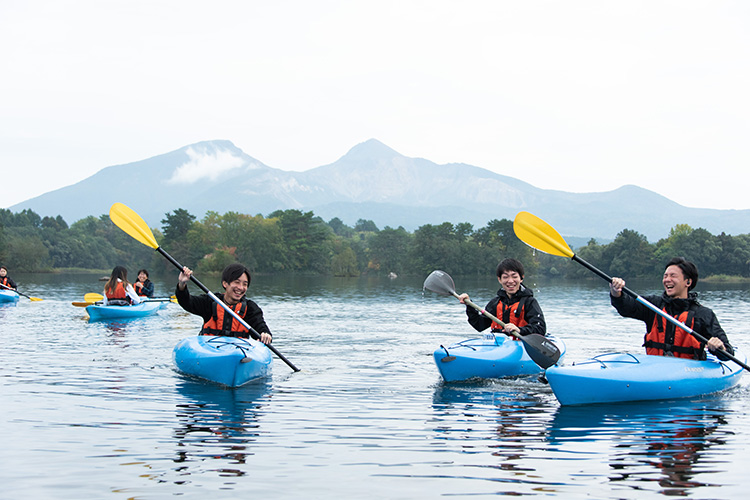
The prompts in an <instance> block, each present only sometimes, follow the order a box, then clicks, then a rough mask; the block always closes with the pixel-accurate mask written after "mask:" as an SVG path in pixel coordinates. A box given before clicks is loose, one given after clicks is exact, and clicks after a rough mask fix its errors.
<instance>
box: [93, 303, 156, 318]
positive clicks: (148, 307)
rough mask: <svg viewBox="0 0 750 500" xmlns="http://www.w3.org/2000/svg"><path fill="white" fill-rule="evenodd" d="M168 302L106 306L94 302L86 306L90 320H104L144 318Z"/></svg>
mask: <svg viewBox="0 0 750 500" xmlns="http://www.w3.org/2000/svg"><path fill="white" fill-rule="evenodd" d="M166 304H167V303H166V302H155V301H148V302H141V303H140V304H136V305H134V306H105V305H101V304H92V305H90V306H88V307H86V312H87V313H88V315H89V320H90V321H102V320H108V319H131V318H143V317H145V316H151V315H152V314H156V313H157V312H158V311H159V309H161V308H162V307H164V306H165V305H166Z"/></svg>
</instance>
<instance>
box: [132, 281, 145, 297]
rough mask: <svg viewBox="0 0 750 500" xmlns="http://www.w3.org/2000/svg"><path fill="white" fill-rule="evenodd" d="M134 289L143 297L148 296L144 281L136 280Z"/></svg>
mask: <svg viewBox="0 0 750 500" xmlns="http://www.w3.org/2000/svg"><path fill="white" fill-rule="evenodd" d="M133 289H134V290H135V293H137V294H138V295H140V296H141V297H145V296H146V294H145V293H143V283H141V282H140V281H136V282H135V283H133Z"/></svg>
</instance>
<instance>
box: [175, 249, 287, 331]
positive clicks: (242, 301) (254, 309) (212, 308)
mask: <svg viewBox="0 0 750 500" xmlns="http://www.w3.org/2000/svg"><path fill="white" fill-rule="evenodd" d="M192 274H193V271H192V270H190V269H189V268H188V267H183V268H182V272H181V273H180V276H179V277H178V278H177V288H176V290H175V297H177V302H178V303H179V304H180V306H182V308H183V309H185V310H186V311H187V312H189V313H192V314H195V315H197V316H200V317H202V318H203V328H201V332H200V333H201V335H223V336H226V337H243V338H247V337H248V336H249V335H250V332H249V331H248V330H247V328H245V327H244V326H242V324H240V322H239V321H237V320H236V319H234V317H232V315H230V314H229V313H227V312H226V311H225V310H224V308H223V307H221V306H219V305H218V304H217V303H216V301H214V300H213V299H212V298H211V297H209V296H208V295H206V294H203V295H198V296H195V297H194V296H191V295H190V292H189V291H188V288H187V283H188V281H190V276H192ZM248 285H250V271H249V270H248V269H247V268H246V267H245V266H243V265H242V264H238V263H234V264H229V265H228V266H227V267H225V268H224V271H223V272H222V273H221V286H222V287H224V293H217V294H216V296H217V297H219V299H220V300H222V301H224V303H225V304H226V305H228V306H229V307H230V308H232V310H233V311H234V312H236V313H237V314H238V315H239V316H240V317H241V318H242V319H244V320H245V322H246V323H247V324H248V325H250V326H252V327H253V329H255V331H257V332H258V333H260V341H261V342H263V343H264V344H270V343H271V342H272V340H273V339H272V337H271V333H270V330H269V328H268V325H266V322H265V320H264V319H263V311H262V310H261V309H260V307H258V304H256V303H255V302H253V301H252V300H249V299H248V298H246V297H245V293H247V287H248Z"/></svg>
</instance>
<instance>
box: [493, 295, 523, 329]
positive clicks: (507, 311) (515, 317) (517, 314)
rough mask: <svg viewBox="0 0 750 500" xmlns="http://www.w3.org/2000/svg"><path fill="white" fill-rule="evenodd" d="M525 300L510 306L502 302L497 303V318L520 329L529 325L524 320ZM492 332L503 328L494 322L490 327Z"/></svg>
mask: <svg viewBox="0 0 750 500" xmlns="http://www.w3.org/2000/svg"><path fill="white" fill-rule="evenodd" d="M524 302H525V301H524V298H523V297H522V298H521V299H520V300H519V301H518V302H515V303H513V304H510V305H506V304H504V303H503V301H502V300H500V301H498V302H497V310H496V312H495V316H496V317H497V319H499V320H500V321H502V322H503V323H512V324H514V325H516V326H517V327H518V328H523V327H524V326H526V325H528V322H527V321H526V319H525V318H524ZM490 328H491V329H492V330H498V331H499V330H502V329H503V327H502V326H500V325H499V324H498V323H496V322H494V321H493V322H492V324H491V325H490Z"/></svg>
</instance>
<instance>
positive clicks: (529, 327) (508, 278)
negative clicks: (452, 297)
mask: <svg viewBox="0 0 750 500" xmlns="http://www.w3.org/2000/svg"><path fill="white" fill-rule="evenodd" d="M496 274H497V281H498V282H499V283H500V285H501V288H500V290H498V291H497V296H496V297H495V298H494V299H492V300H490V301H489V302H488V303H487V305H486V306H484V309H485V310H486V311H487V312H489V313H491V314H493V315H494V316H496V317H497V318H498V319H499V320H501V321H502V322H503V323H505V327H504V328H503V327H502V326H501V325H499V324H497V323H495V322H494V321H492V320H491V319H489V318H487V317H486V316H484V315H483V314H480V313H479V312H478V311H477V310H476V309H474V308H473V307H470V306H468V305H467V306H466V316H468V320H469V324H470V325H471V326H473V327H474V329H475V330H477V331H478V332H481V331H482V330H486V329H487V328H488V327H492V331H493V332H503V333H506V334H511V333H516V334H518V335H528V334H530V333H538V334H539V335H546V333H547V324H546V323H545V322H544V314H542V308H541V307H539V302H537V300H536V299H535V298H534V293H533V292H532V291H531V290H529V289H528V288H526V287H525V286H524V285H523V274H524V273H523V264H521V262H520V261H518V260H516V259H504V260H503V261H502V262H500V264H498V266H497V269H496ZM468 298H469V295H468V294H466V293H462V294H461V295H459V298H458V300H459V301H460V302H461V303H462V304H465V302H464V301H465V300H466V299H468Z"/></svg>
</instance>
